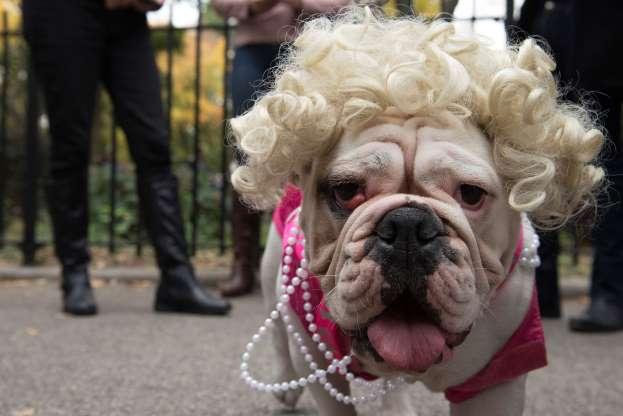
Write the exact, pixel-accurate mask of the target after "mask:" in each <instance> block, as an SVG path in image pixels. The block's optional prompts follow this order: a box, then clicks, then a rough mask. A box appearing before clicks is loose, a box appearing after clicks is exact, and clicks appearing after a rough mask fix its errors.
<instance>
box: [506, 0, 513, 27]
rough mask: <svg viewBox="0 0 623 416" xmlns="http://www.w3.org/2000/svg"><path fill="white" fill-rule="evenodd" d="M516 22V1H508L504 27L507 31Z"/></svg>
mask: <svg viewBox="0 0 623 416" xmlns="http://www.w3.org/2000/svg"><path fill="white" fill-rule="evenodd" d="M514 22H515V1H514V0H506V18H505V19H504V26H506V30H507V31H508V28H509V27H510V26H511V25H512V24H513V23H514Z"/></svg>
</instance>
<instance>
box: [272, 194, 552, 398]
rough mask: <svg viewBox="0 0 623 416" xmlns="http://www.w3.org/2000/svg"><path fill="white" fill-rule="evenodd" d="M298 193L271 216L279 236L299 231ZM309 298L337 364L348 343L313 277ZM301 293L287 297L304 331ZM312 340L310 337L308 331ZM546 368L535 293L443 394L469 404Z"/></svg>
mask: <svg viewBox="0 0 623 416" xmlns="http://www.w3.org/2000/svg"><path fill="white" fill-rule="evenodd" d="M301 200H302V195H301V192H300V191H299V190H298V189H297V188H295V187H294V186H288V187H287V188H286V191H285V194H284V197H283V198H282V200H281V202H280V203H279V205H278V206H277V208H276V209H275V212H274V213H273V223H274V224H275V227H276V228H277V231H278V232H279V234H280V235H281V236H282V237H283V236H286V235H290V234H289V233H290V229H291V228H292V227H298V214H299V209H298V208H299V207H300V205H301ZM286 240H287V239H285V238H282V250H285V248H286V246H287V242H286ZM522 247H523V237H520V241H519V243H518V245H517V248H516V250H515V258H514V261H513V265H512V266H511V272H512V270H513V269H514V267H515V266H516V264H517V260H518V258H519V253H521V249H522ZM303 256H304V253H303V245H302V244H300V243H297V244H296V246H295V247H294V253H293V254H292V258H293V262H292V264H290V270H289V272H288V273H286V274H287V275H288V276H289V277H290V278H292V277H294V274H295V270H296V268H297V267H298V265H299V264H300V261H301V259H303ZM308 281H309V284H310V288H309V292H310V294H311V299H310V300H309V301H308V302H310V303H311V304H312V305H313V307H314V309H313V312H312V313H313V314H314V315H315V321H314V322H315V324H316V325H317V327H318V333H319V334H320V336H321V337H322V340H323V342H325V343H326V344H327V345H328V346H330V347H331V350H332V351H333V355H334V357H335V358H337V359H338V360H339V359H341V358H342V357H344V356H345V355H347V354H348V353H349V352H350V342H349V339H348V337H347V336H345V335H344V334H343V333H342V331H340V329H339V328H338V326H337V325H336V324H335V322H333V321H332V320H331V317H330V314H329V312H328V310H327V307H326V305H325V304H324V302H323V295H322V291H321V289H320V283H319V281H318V279H317V278H316V277H315V276H310V279H308ZM302 293H303V291H302V289H301V288H300V287H297V288H296V291H295V292H294V294H293V295H291V296H290V306H291V307H292V310H293V311H294V312H295V313H296V315H297V316H298V317H299V319H300V320H301V323H302V324H303V326H304V327H305V328H306V331H308V330H307V325H305V324H306V321H305V314H306V313H307V312H306V311H305V310H304V309H303V304H304V303H305V301H304V300H303V298H302ZM308 334H309V335H310V336H311V333H310V332H309V331H308ZM546 365H547V357H546V351H545V338H544V336H543V327H542V325H541V319H540V315H539V306H538V302H537V297H536V289H535V290H534V292H533V294H532V301H531V303H530V307H529V308H528V311H527V312H526V315H525V317H524V320H523V322H522V323H521V325H519V327H518V328H517V330H516V331H515V333H514V334H513V335H512V336H511V337H510V338H509V340H508V341H507V342H506V344H505V345H504V346H503V347H502V349H500V350H499V351H498V352H497V353H496V354H495V355H494V356H493V358H492V359H491V361H489V363H488V364H487V365H486V366H485V367H484V368H482V369H481V370H480V371H479V372H478V373H476V374H475V375H473V376H472V377H470V378H469V379H468V380H466V381H465V382H463V383H461V384H459V385H457V386H453V387H450V388H448V389H447V390H446V391H445V392H444V393H445V396H446V398H447V399H448V400H449V401H450V402H452V403H460V402H462V401H464V400H468V399H470V398H472V397H474V396H476V395H477V394H478V393H480V392H482V391H484V390H486V389H488V388H489V387H492V386H495V385H497V384H500V383H503V382H505V381H509V380H512V379H514V378H516V377H518V376H520V375H522V374H525V373H527V372H529V371H532V370H536V369H537V368H541V367H544V366H546ZM350 371H352V372H353V373H355V374H357V375H358V376H359V377H363V378H366V379H374V376H372V375H370V374H367V373H364V372H362V371H360V368H359V364H358V363H357V361H356V360H353V363H352V364H351V365H350Z"/></svg>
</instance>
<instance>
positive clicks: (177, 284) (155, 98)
mask: <svg viewBox="0 0 623 416" xmlns="http://www.w3.org/2000/svg"><path fill="white" fill-rule="evenodd" d="M107 27H108V30H109V33H108V37H107V42H106V46H107V47H106V56H105V63H104V65H103V79H104V82H105V85H106V87H107V89H108V91H109V92H110V95H111V97H112V100H113V104H114V107H115V115H116V117H117V120H118V121H119V124H120V126H121V127H122V128H123V130H124V132H125V133H126V136H127V138H128V143H129V147H130V152H131V154H132V157H133V159H134V162H135V163H136V170H137V184H138V193H139V202H140V207H141V212H142V214H143V218H144V220H145V225H146V228H147V232H148V234H149V237H150V239H151V242H152V244H153V246H154V249H155V252H156V259H157V262H158V267H159V268H160V273H161V279H160V284H159V286H158V290H157V294H156V300H155V304H154V308H155V309H156V310H157V311H165V312H188V313H199V314H225V313H227V312H228V311H229V309H230V305H229V303H227V302H226V301H223V300H222V299H218V298H216V297H213V296H212V295H210V294H209V293H208V292H206V291H204V290H203V289H202V288H201V286H200V284H199V282H198V281H197V279H196V278H195V274H194V270H193V267H192V264H191V263H190V259H189V257H188V253H187V244H186V239H185V236H184V226H183V222H182V215H181V209H180V204H179V199H178V188H177V178H176V177H175V176H174V175H173V173H172V171H171V154H170V149H169V135H168V132H167V129H166V124H165V118H164V113H163V110H162V102H161V98H160V81H159V78H158V71H157V68H156V63H155V57H154V52H153V49H152V46H151V40H150V36H149V29H148V27H147V24H146V19H145V15H144V14H141V13H137V12H133V11H115V12H108V14H107Z"/></svg>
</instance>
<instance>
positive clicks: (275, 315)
mask: <svg viewBox="0 0 623 416" xmlns="http://www.w3.org/2000/svg"><path fill="white" fill-rule="evenodd" d="M290 234H291V235H290V236H289V237H287V241H286V243H287V245H286V248H285V250H284V255H283V259H282V269H281V270H282V275H281V281H282V285H281V295H280V297H279V302H277V305H276V306H275V309H273V310H272V311H271V312H270V315H269V317H268V318H267V319H266V320H265V321H264V325H262V326H260V327H259V329H258V332H257V333H255V334H254V335H253V336H252V337H251V342H249V343H248V344H247V347H246V351H245V352H244V353H243V354H242V364H240V376H241V378H242V379H243V380H244V381H245V383H247V384H248V385H249V386H250V387H251V388H252V389H254V390H258V391H261V392H285V391H288V390H295V389H298V388H303V387H305V386H306V385H307V384H312V383H319V384H321V385H322V386H323V388H324V389H325V390H326V391H327V392H329V395H330V396H331V397H333V398H334V399H335V400H337V401H338V402H340V403H344V404H347V405H348V404H353V405H355V404H361V403H365V402H368V401H372V400H376V399H378V398H380V397H382V396H384V395H385V394H387V392H389V391H391V390H393V389H395V388H396V387H398V386H400V385H403V384H404V383H405V380H404V378H403V377H396V378H394V379H384V380H383V382H382V383H381V384H379V383H373V382H369V381H367V380H364V379H361V378H358V377H356V376H355V375H354V374H353V373H352V372H350V371H349V370H348V365H349V364H350V363H351V362H352V355H350V354H349V355H346V356H344V357H343V358H342V359H341V360H338V359H335V358H334V357H333V352H332V351H331V350H330V349H329V348H328V346H327V344H326V343H324V342H322V338H321V336H320V334H319V333H318V327H317V325H316V324H315V322H314V321H315V316H314V314H313V313H311V312H312V310H313V305H312V304H311V303H310V302H309V300H310V299H311V294H310V293H309V282H308V281H307V279H308V278H309V271H308V269H307V266H308V262H307V260H306V259H304V258H303V259H302V260H301V264H300V265H299V267H298V268H297V269H296V273H295V276H294V277H293V278H292V279H290V276H289V275H288V274H289V273H290V270H291V269H292V267H294V265H293V262H294V259H293V257H292V254H294V250H295V245H296V243H297V242H298V243H300V244H301V246H303V247H304V246H305V237H304V236H303V233H302V231H301V230H300V228H299V227H298V225H295V226H293V227H292V228H290ZM538 247H539V237H538V236H537V234H536V233H533V235H532V241H531V243H530V244H529V245H524V247H523V248H522V250H521V255H520V258H519V264H520V265H521V266H522V267H525V268H536V267H539V266H540V264H541V260H540V259H539V256H538V254H537V249H538ZM297 286H300V287H301V289H302V290H303V300H304V301H305V303H304V305H303V309H304V310H305V312H306V314H305V321H306V322H307V323H308V324H307V325H308V326H307V329H308V330H309V332H311V333H312V337H311V339H312V341H313V342H314V343H315V344H316V348H317V349H318V351H320V352H321V353H322V354H323V355H324V358H325V360H326V361H327V362H330V363H331V364H329V365H328V366H326V367H325V368H320V365H319V364H318V363H317V362H316V361H314V358H313V356H312V355H311V354H310V351H309V349H308V348H307V346H306V345H305V342H304V339H303V336H302V335H301V334H300V333H299V332H298V331H295V329H294V325H292V323H291V321H292V318H291V317H290V314H289V313H288V304H289V302H290V295H292V294H294V292H295V290H296V287H297ZM280 316H281V319H282V321H283V323H284V324H285V325H286V331H287V332H288V333H289V334H291V336H292V339H294V341H295V342H296V344H297V345H298V348H299V352H300V353H301V355H303V357H304V359H305V362H307V364H308V366H309V369H310V371H311V372H310V374H308V375H307V376H306V377H301V378H299V379H298V380H296V379H295V380H289V381H283V382H278V383H265V382H262V381H259V380H256V379H254V378H253V377H252V376H251V375H250V374H249V361H250V359H251V353H252V352H253V350H254V348H255V345H256V344H258V343H259V341H260V339H261V338H262V336H263V335H265V334H266V332H267V329H268V328H272V327H273V326H274V321H276V320H277V319H279V317H280ZM294 319H298V318H294ZM335 373H338V374H340V375H342V376H344V377H345V378H346V380H347V381H348V382H353V383H354V384H356V385H359V386H361V387H364V388H367V389H369V390H370V392H369V393H368V394H367V395H360V396H351V395H347V394H343V393H341V392H339V391H338V390H337V388H335V387H334V386H333V385H332V384H331V382H330V381H328V380H327V375H328V374H335Z"/></svg>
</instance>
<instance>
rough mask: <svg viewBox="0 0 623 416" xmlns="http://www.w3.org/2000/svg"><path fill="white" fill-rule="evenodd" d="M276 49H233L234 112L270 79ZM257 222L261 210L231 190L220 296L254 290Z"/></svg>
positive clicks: (270, 46) (248, 104) (247, 103)
mask: <svg viewBox="0 0 623 416" xmlns="http://www.w3.org/2000/svg"><path fill="white" fill-rule="evenodd" d="M278 53H279V45H278V44H259V45H247V46H243V47H240V48H238V49H237V50H236V54H235V55H234V62H233V65H232V73H231V91H232V101H233V105H234V115H236V116H238V115H240V114H242V113H244V112H245V111H246V110H247V109H249V108H250V107H251V106H252V105H253V101H254V100H255V99H256V98H258V97H259V95H261V93H262V91H264V90H265V87H266V85H267V83H270V82H271V81H272V76H271V73H270V68H271V67H272V66H273V65H274V64H275V59H276V58H277V55H278ZM234 157H235V159H236V162H237V163H238V164H241V163H244V161H243V160H242V159H241V156H240V154H238V152H236V153H235V154H234ZM260 222H261V214H260V213H259V212H257V211H253V210H251V209H250V208H249V207H247V206H245V205H244V204H243V203H242V202H241V201H240V195H239V194H238V193H237V192H236V191H235V190H232V209H231V226H232V240H233V243H234V258H233V262H232V268H231V276H230V280H229V281H228V282H226V283H225V284H223V285H221V287H220V289H221V294H222V295H223V296H230V297H233V296H240V295H244V294H247V293H250V292H251V291H252V290H253V286H254V284H255V280H256V270H257V267H258V264H259V258H260V253H259V250H260V247H259V246H260Z"/></svg>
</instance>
